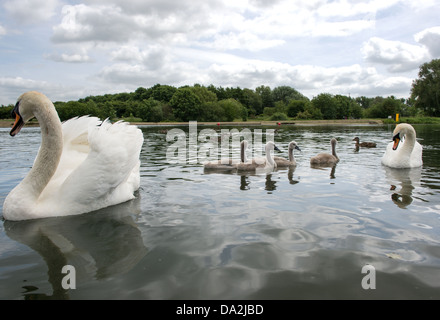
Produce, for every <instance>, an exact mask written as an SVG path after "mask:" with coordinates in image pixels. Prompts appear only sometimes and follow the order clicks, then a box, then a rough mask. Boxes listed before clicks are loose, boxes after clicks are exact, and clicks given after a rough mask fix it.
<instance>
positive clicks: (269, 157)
mask: <svg viewBox="0 0 440 320" xmlns="http://www.w3.org/2000/svg"><path fill="white" fill-rule="evenodd" d="M272 150H273V148H271V147H270V146H266V163H267V164H268V165H269V166H271V167H273V166H274V163H275V162H274V160H273V157H272V154H271V151H272Z"/></svg>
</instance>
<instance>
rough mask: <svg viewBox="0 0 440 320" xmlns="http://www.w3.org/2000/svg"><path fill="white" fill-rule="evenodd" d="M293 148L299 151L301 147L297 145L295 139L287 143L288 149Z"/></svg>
mask: <svg viewBox="0 0 440 320" xmlns="http://www.w3.org/2000/svg"><path fill="white" fill-rule="evenodd" d="M293 149H296V150H298V151H301V149H300V148H299V147H298V144H297V143H296V142H295V141H292V142H290V143H289V150H293Z"/></svg>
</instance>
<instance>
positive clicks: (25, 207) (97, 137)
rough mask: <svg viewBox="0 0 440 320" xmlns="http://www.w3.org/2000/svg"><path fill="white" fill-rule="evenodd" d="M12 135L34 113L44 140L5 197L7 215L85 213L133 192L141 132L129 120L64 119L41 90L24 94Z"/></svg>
mask: <svg viewBox="0 0 440 320" xmlns="http://www.w3.org/2000/svg"><path fill="white" fill-rule="evenodd" d="M14 113H15V115H16V118H17V120H16V124H14V127H13V128H12V130H11V135H15V134H16V133H18V132H19V131H20V129H21V127H22V125H23V124H24V123H26V122H27V121H29V120H30V119H31V118H32V117H34V116H35V117H36V118H37V119H38V121H39V124H40V128H41V136H42V140H41V141H42V142H41V146H40V150H39V152H38V155H37V157H36V159H35V162H34V166H33V167H32V169H31V170H30V171H29V173H28V175H27V176H26V177H25V178H24V179H23V181H22V182H21V183H20V184H19V185H18V186H16V187H15V188H14V189H13V190H12V191H11V192H10V193H9V194H8V196H7V197H6V199H5V202H4V205H3V217H4V218H5V219H7V220H26V219H35V218H44V217H53V216H67V215H73V214H81V213H86V212H90V211H94V210H98V209H101V208H104V207H108V206H111V205H115V204H118V203H122V202H125V201H128V200H130V199H133V198H134V192H135V191H136V190H137V189H138V188H139V185H140V176H139V167H140V160H139V154H140V151H141V148H142V144H143V135H142V132H141V131H140V130H139V129H138V128H137V127H135V126H132V125H129V124H128V123H125V122H117V123H115V124H111V123H110V122H109V121H108V120H105V121H102V122H101V121H100V120H99V119H98V118H95V117H80V118H74V119H71V120H68V121H66V122H64V123H63V124H61V122H60V120H59V117H58V114H57V113H56V110H55V107H54V106H53V104H52V102H51V101H50V100H49V99H48V98H47V97H46V96H45V95H43V94H41V93H38V92H34V91H31V92H27V93H25V94H23V95H22V96H20V98H19V99H18V102H17V105H16V107H15V108H14Z"/></svg>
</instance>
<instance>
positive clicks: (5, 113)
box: [0, 104, 14, 119]
mask: <svg viewBox="0 0 440 320" xmlns="http://www.w3.org/2000/svg"><path fill="white" fill-rule="evenodd" d="M12 109H14V105H12V104H10V105H8V106H3V105H2V106H1V107H0V119H11V118H12V115H11V112H12Z"/></svg>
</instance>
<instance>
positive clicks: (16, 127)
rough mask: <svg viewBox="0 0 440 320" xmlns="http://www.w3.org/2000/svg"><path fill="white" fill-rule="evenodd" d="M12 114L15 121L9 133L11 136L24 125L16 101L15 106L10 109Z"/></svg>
mask: <svg viewBox="0 0 440 320" xmlns="http://www.w3.org/2000/svg"><path fill="white" fill-rule="evenodd" d="M12 116H13V117H15V122H14V125H13V126H12V129H11V132H9V134H10V135H11V136H12V137H13V136H15V135H16V134H17V133H19V132H20V130H21V128H23V126H24V121H23V118H22V117H21V116H20V113H19V112H18V103H17V104H16V105H15V108H14V109H13V110H12Z"/></svg>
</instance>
